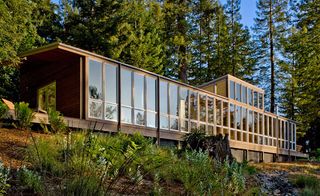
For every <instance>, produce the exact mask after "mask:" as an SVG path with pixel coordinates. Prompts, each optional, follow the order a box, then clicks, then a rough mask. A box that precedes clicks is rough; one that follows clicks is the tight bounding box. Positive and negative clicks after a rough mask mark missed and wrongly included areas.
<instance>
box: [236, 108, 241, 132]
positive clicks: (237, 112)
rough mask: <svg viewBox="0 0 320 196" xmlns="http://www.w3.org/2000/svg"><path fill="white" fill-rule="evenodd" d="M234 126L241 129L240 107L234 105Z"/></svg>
mask: <svg viewBox="0 0 320 196" xmlns="http://www.w3.org/2000/svg"><path fill="white" fill-rule="evenodd" d="M236 127H237V129H239V130H240V129H241V107H240V106H237V107H236Z"/></svg>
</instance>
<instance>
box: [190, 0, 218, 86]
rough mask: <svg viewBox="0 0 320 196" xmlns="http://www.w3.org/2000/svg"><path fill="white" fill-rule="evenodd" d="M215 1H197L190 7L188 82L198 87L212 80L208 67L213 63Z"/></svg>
mask: <svg viewBox="0 0 320 196" xmlns="http://www.w3.org/2000/svg"><path fill="white" fill-rule="evenodd" d="M217 7H218V2H217V1H216V0H198V1H194V2H193V5H192V10H193V12H192V18H191V22H192V29H191V31H192V36H191V37H192V40H193V41H192V46H191V51H192V52H191V54H192V59H191V62H190V68H189V70H190V71H189V72H190V76H189V82H190V83H191V84H195V85H199V84H203V83H205V82H207V81H209V80H212V75H211V74H210V73H209V72H208V67H210V66H212V65H213V64H214V63H213V61H214V52H215V51H214V46H215V40H214V36H215V28H214V27H215V26H214V24H215V22H216V21H215V11H216V9H217Z"/></svg>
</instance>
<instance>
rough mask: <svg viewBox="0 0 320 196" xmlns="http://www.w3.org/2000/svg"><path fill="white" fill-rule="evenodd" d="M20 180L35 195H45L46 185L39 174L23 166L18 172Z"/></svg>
mask: <svg viewBox="0 0 320 196" xmlns="http://www.w3.org/2000/svg"><path fill="white" fill-rule="evenodd" d="M18 179H19V182H20V183H21V185H22V186H23V187H25V188H27V189H30V190H32V191H33V192H35V193H43V190H44V187H43V186H44V185H43V182H42V180H41V177H40V175H39V174H38V173H36V172H34V171H32V170H29V169H27V168H26V167H25V166H23V167H21V168H20V169H19V170H18Z"/></svg>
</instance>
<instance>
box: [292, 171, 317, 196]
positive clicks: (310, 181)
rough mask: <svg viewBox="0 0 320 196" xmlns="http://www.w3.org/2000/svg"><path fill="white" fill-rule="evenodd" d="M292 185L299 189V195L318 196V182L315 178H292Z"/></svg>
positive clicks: (300, 176) (303, 176)
mask: <svg viewBox="0 0 320 196" xmlns="http://www.w3.org/2000/svg"><path fill="white" fill-rule="evenodd" d="M293 184H294V185H295V186H297V187H298V188H300V189H301V192H300V195H306V196H307V195H318V194H319V191H320V180H319V179H318V178H317V177H315V176H309V175H297V176H294V179H293Z"/></svg>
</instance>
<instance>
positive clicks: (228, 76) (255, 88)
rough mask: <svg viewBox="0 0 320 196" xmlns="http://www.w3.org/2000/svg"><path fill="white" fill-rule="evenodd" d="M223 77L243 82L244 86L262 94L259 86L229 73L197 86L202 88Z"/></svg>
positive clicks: (262, 91)
mask: <svg viewBox="0 0 320 196" xmlns="http://www.w3.org/2000/svg"><path fill="white" fill-rule="evenodd" d="M223 79H227V80H232V81H234V82H239V83H242V84H245V86H246V87H249V88H251V89H253V90H255V91H258V92H260V93H262V94H264V90H263V89H262V88H259V87H257V86H255V85H253V84H251V83H249V82H246V81H244V80H241V79H239V78H237V77H235V76H233V75H230V74H227V75H224V76H221V77H219V78H217V79H214V80H211V81H209V82H207V83H204V84H201V85H199V86H198V87H199V88H202V87H205V86H209V85H211V84H213V83H215V82H217V81H220V80H223Z"/></svg>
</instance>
